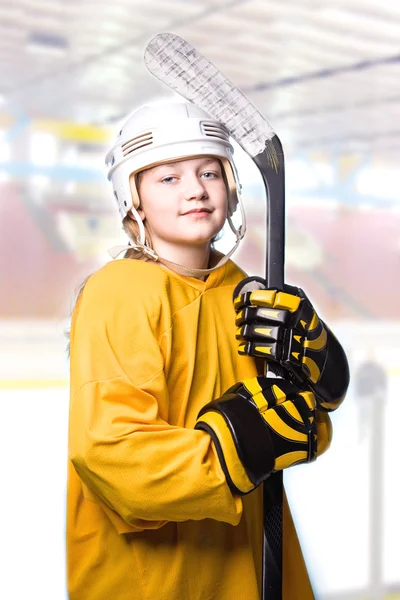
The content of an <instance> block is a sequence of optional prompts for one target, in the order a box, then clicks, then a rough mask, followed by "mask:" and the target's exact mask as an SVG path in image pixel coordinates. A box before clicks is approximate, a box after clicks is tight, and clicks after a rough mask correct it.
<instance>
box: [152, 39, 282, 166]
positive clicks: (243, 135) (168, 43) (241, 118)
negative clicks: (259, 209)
mask: <svg viewBox="0 0 400 600" xmlns="http://www.w3.org/2000/svg"><path fill="white" fill-rule="evenodd" d="M144 62H145V65H146V67H147V69H148V70H149V71H150V73H151V74H152V75H154V76H155V77H156V78H157V79H159V80H160V81H162V82H163V83H165V84H166V85H168V87H170V88H171V89H172V90H174V91H176V92H178V94H180V95H181V96H183V97H184V98H186V99H187V100H189V101H190V102H193V104H195V105H196V106H199V107H200V108H202V109H203V110H205V111H206V113H207V114H209V115H210V117H212V118H214V119H216V120H217V121H220V122H221V123H223V124H224V125H225V126H226V127H227V129H228V130H229V133H230V134H231V136H232V138H233V139H234V140H236V142H237V143H238V144H239V145H240V146H241V147H242V148H243V150H245V152H247V154H249V155H250V156H251V157H255V156H257V155H258V154H261V153H262V152H265V153H266V155H267V157H268V161H269V163H270V166H271V167H272V168H273V169H274V170H275V171H277V170H278V169H279V167H280V156H279V154H278V152H277V148H276V145H275V144H274V137H275V133H274V131H273V129H272V127H271V125H270V124H269V123H268V121H267V120H266V119H265V118H264V117H263V115H262V114H261V113H260V112H259V111H258V110H257V109H256V107H255V106H254V105H253V104H252V103H251V102H250V101H249V100H248V98H246V96H245V95H244V94H242V92H241V91H240V90H238V89H237V87H236V86H234V85H233V83H231V81H229V79H228V78H227V77H226V76H225V75H223V73H221V72H220V71H219V70H218V69H217V68H216V67H215V66H214V65H213V63H212V62H210V61H209V60H208V59H207V58H205V57H204V56H203V55H202V54H201V53H200V52H199V51H198V50H197V49H196V48H194V47H193V46H192V45H191V44H189V42H187V41H186V40H184V39H183V38H181V37H179V36H178V35H175V34H173V33H159V34H158V35H156V36H155V37H154V38H152V39H151V40H150V42H149V43H148V45H147V47H146V50H145V53H144Z"/></svg>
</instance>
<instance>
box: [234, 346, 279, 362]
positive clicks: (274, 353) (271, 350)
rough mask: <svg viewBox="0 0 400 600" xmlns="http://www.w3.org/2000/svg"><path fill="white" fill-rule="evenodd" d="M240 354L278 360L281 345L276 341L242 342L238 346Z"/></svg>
mask: <svg viewBox="0 0 400 600" xmlns="http://www.w3.org/2000/svg"><path fill="white" fill-rule="evenodd" d="M238 352H239V354H241V355H246V356H253V357H255V358H268V360H272V361H277V362H278V361H279V359H280V358H279V357H280V356H281V354H282V346H281V344H278V342H248V341H247V342H243V343H241V344H239V346H238Z"/></svg>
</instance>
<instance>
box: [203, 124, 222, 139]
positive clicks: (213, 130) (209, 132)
mask: <svg viewBox="0 0 400 600" xmlns="http://www.w3.org/2000/svg"><path fill="white" fill-rule="evenodd" d="M201 131H202V133H203V135H205V136H207V137H213V138H218V139H220V140H225V141H229V132H228V130H227V129H226V127H224V126H223V125H220V124H219V123H215V122H211V123H207V122H206V121H203V122H202V123H201Z"/></svg>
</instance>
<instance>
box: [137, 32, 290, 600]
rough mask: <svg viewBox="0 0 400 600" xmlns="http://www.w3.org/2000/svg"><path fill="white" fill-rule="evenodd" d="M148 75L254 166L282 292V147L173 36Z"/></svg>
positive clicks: (266, 589) (274, 518) (269, 591)
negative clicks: (222, 132) (224, 134)
mask: <svg viewBox="0 0 400 600" xmlns="http://www.w3.org/2000/svg"><path fill="white" fill-rule="evenodd" d="M144 61H145V64H146V66H147V68H148V70H149V71H150V72H151V73H152V74H153V75H154V76H155V77H157V78H158V79H159V80H160V81H162V82H163V83H165V84H166V85H168V86H169V87H170V88H171V89H173V90H175V91H176V92H178V93H179V94H180V95H181V96H183V97H184V98H186V99H187V100H189V101H190V102H192V103H193V104H196V105H197V106H199V107H200V108H202V109H203V110H205V111H206V112H207V113H208V114H209V115H210V117H212V118H214V119H216V120H218V121H219V122H221V123H223V124H224V125H225V126H226V127H227V129H228V130H229V132H230V134H231V136H232V138H233V139H234V140H236V142H237V143H238V144H239V145H240V146H241V147H242V148H243V149H244V150H245V152H247V154H249V156H250V157H251V158H252V159H253V161H254V162H255V164H256V165H257V167H258V169H259V171H260V173H261V175H262V178H263V181H264V186H265V188H266V192H267V247H266V280H267V284H268V286H269V287H276V288H280V289H282V288H283V282H284V245H285V240H284V238H285V183H284V157H283V150H282V145H281V143H280V140H279V138H278V137H277V135H276V134H275V133H274V131H273V129H272V128H271V126H270V125H269V123H268V122H267V121H266V120H265V118H264V117H263V116H262V115H261V114H260V113H259V112H258V110H257V109H256V108H255V107H254V106H253V104H251V102H250V101H249V100H248V99H247V98H246V97H245V96H244V95H243V94H242V92H240V90H238V89H237V88H236V87H235V86H234V85H233V84H232V83H231V82H230V81H229V80H228V79H227V78H226V77H225V75H223V74H222V73H221V72H220V71H219V70H218V69H217V68H216V67H215V66H214V65H213V64H212V63H211V62H210V61H209V60H208V59H207V58H205V57H204V56H202V54H200V52H198V51H197V50H196V49H195V48H193V46H191V45H190V44H189V43H188V42H186V41H185V40H183V39H182V38H180V37H179V36H177V35H174V34H171V33H160V34H159V35H156V36H155V37H154V38H153V39H152V40H151V41H150V42H149V44H148V45H147V48H146V50H145V54H144ZM263 491H264V535H263V575H262V600H266V599H267V598H268V600H281V598H282V534H283V532H282V524H283V518H282V501H283V482H282V473H281V472H280V473H275V474H274V475H272V476H271V477H269V479H268V480H267V481H266V482H265V483H264V490H263Z"/></svg>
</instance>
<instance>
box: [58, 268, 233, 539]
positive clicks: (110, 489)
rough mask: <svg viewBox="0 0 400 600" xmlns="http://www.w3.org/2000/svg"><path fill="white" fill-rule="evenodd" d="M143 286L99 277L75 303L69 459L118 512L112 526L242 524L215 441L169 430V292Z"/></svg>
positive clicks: (177, 429)
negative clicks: (166, 349) (201, 522)
mask: <svg viewBox="0 0 400 600" xmlns="http://www.w3.org/2000/svg"><path fill="white" fill-rule="evenodd" d="M115 271H117V269H115ZM110 279H111V280H110ZM143 283H144V282H143V281H141V282H137V281H135V282H126V281H123V282H121V280H120V278H116V279H115V280H113V278H110V277H105V276H104V274H99V273H96V274H95V275H94V276H92V277H91V278H90V279H89V281H88V283H87V284H86V287H85V289H84V291H83V293H82V295H81V298H80V300H79V302H78V303H77V306H76V309H75V311H74V315H73V320H72V327H71V402H70V432H69V458H70V460H71V462H72V464H73V466H74V467H75V470H76V472H77V473H78V475H79V477H80V479H81V481H82V482H83V484H84V486H85V489H87V492H88V493H89V494H94V497H95V498H97V499H98V500H99V502H100V503H101V504H103V505H104V507H105V510H106V512H107V514H109V516H110V514H111V515H112V514H113V513H115V519H114V524H118V522H120V520H121V519H122V521H123V523H126V524H128V525H129V526H131V528H132V529H131V530H143V529H146V528H155V527H160V526H161V525H163V524H164V523H165V522H168V521H186V520H193V519H194V520H200V519H206V518H210V519H216V520H218V521H224V522H227V523H231V524H233V525H234V524H237V523H238V522H239V520H240V516H241V512H242V502H241V499H240V498H238V497H235V496H233V495H232V493H231V492H230V490H229V487H228V485H227V484H226V480H225V476H224V474H223V472H222V469H221V467H220V463H219V460H218V458H217V455H216V450H215V447H214V445H213V443H212V441H211V438H210V436H209V435H208V434H207V433H205V432H203V431H198V430H194V429H188V428H184V427H177V426H173V425H170V424H169V423H168V415H167V408H166V407H168V395H169V390H168V387H167V384H166V379H165V374H164V355H163V351H162V348H163V339H164V338H165V336H166V335H168V331H165V329H164V328H165V326H166V325H168V320H167V319H164V317H163V312H165V311H163V305H162V300H161V299H160V296H162V294H157V293H152V294H151V295H148V294H147V293H146V285H143ZM174 393H177V394H179V390H176V391H175V390H174ZM207 400H210V399H207V398H205V402H206V401H207ZM92 499H93V498H92ZM112 520H113V519H112ZM117 529H120V530H121V531H122V532H123V531H124V527H123V526H122V527H117ZM125 530H126V529H125Z"/></svg>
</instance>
